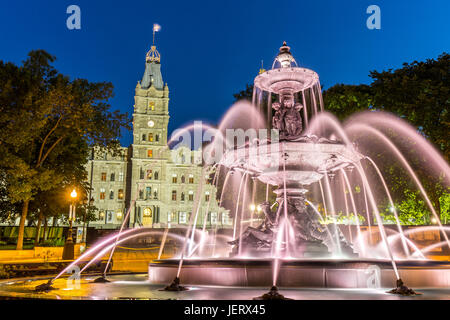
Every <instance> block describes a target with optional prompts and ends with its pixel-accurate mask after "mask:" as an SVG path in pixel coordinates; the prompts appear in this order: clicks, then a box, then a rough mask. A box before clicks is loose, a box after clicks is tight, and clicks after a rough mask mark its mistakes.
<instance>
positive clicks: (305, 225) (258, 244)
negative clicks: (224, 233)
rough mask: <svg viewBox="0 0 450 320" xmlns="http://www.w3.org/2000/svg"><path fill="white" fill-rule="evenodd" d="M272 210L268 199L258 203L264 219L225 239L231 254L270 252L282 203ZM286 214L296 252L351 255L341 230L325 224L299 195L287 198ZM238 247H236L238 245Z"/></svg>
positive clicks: (282, 216)
mask: <svg viewBox="0 0 450 320" xmlns="http://www.w3.org/2000/svg"><path fill="white" fill-rule="evenodd" d="M279 204H280V205H279V208H278V210H277V211H276V212H273V211H272V210H271V209H270V204H269V202H263V203H262V204H261V205H260V206H261V208H262V211H263V212H264V215H265V218H264V221H263V222H262V223H261V225H259V226H258V227H256V228H254V227H248V228H247V229H246V230H245V231H244V232H243V233H242V235H241V236H240V237H239V238H237V239H235V240H234V241H230V242H228V243H229V244H231V245H234V248H233V250H232V255H233V254H237V253H238V252H239V251H241V252H242V253H246V252H248V251H256V252H266V253H269V254H270V250H271V248H272V243H273V241H274V238H275V237H276V234H277V232H278V226H279V222H280V220H281V219H284V218H285V216H284V214H285V213H284V205H285V204H284V203H283V202H282V200H280V201H279ZM286 205H287V208H286V209H287V218H288V219H289V222H290V225H291V226H292V228H293V231H294V234H295V244H294V247H295V248H297V249H299V254H302V255H303V256H307V255H319V256H323V255H324V254H325V255H326V254H329V253H331V252H339V251H341V252H342V253H344V254H347V255H354V252H353V249H352V247H351V246H350V245H349V244H348V243H347V241H346V239H345V237H344V236H343V234H342V232H341V231H340V230H339V228H337V227H336V226H335V225H326V224H323V223H322V222H321V221H320V216H319V215H318V214H317V213H316V212H315V211H314V210H313V209H312V208H311V207H310V206H307V205H306V202H305V198H304V197H302V196H296V197H288V198H287V204H286ZM240 245H241V246H242V249H241V250H239V246H240Z"/></svg>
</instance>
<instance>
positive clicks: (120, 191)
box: [117, 189, 123, 200]
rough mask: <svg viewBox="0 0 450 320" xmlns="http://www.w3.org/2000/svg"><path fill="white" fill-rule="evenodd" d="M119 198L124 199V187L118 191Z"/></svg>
mask: <svg viewBox="0 0 450 320" xmlns="http://www.w3.org/2000/svg"><path fill="white" fill-rule="evenodd" d="M117 199H119V200H123V189H119V192H118V193H117Z"/></svg>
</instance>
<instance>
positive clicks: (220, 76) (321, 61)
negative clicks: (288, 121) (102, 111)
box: [0, 0, 450, 146]
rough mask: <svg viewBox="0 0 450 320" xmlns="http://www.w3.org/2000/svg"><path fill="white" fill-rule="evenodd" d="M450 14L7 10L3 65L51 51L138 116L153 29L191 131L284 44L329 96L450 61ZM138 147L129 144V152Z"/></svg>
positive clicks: (295, 5)
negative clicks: (77, 26)
mask: <svg viewBox="0 0 450 320" xmlns="http://www.w3.org/2000/svg"><path fill="white" fill-rule="evenodd" d="M71 4H76V5H78V6H80V8H81V30H68V29H67V28H66V19H67V17H68V16H69V15H68V14H66V8H67V7H68V6H69V5H71ZM371 4H376V5H378V6H379V7H380V8H381V30H369V29H367V27H366V19H367V18H368V16H369V15H368V14H366V8H367V7H368V6H369V5H371ZM449 14H450V1H448V0H428V1H416V0H414V1H413V0H409V1H403V0H402V1H399V0H395V1H393V0H371V1H366V0H359V1H356V0H345V1H344V0H341V1H334V0H329V1H321V0H315V1H300V0H297V1H284V0H278V1H263V0H258V1H245V0H241V1H218V0H215V1H213V0H210V1H169V0H160V1H149V0H147V1H133V0H131V1H120V2H119V1H99V0H96V1H92V0H90V1H81V0H71V1H62V0H59V1H8V2H6V1H3V2H2V5H1V9H0V34H1V41H0V59H1V60H5V61H13V62H15V63H20V62H21V61H22V60H24V59H25V58H26V54H27V53H28V52H29V51H30V50H32V49H38V48H41V49H45V50H47V51H48V52H50V53H51V54H53V55H55V56H56V57H57V59H58V60H57V62H56V64H55V66H56V68H57V69H58V70H59V71H61V72H62V73H64V74H68V75H70V76H71V77H73V78H77V77H78V78H79V77H81V78H87V79H89V80H90V81H111V82H112V83H113V84H114V86H115V97H114V99H113V100H112V101H111V104H112V106H113V108H114V109H120V110H122V111H124V112H125V111H127V112H128V113H129V114H131V113H132V109H133V103H134V101H133V96H134V88H135V86H136V83H137V81H138V80H140V78H141V77H142V74H143V71H144V61H145V54H146V52H147V51H148V49H149V48H150V45H151V41H152V26H153V23H155V22H156V23H158V24H160V25H161V26H162V29H161V31H160V32H159V33H157V47H158V50H159V52H160V53H161V62H162V72H163V78H164V81H165V82H167V83H168V85H169V89H170V91H171V94H170V97H171V101H170V114H171V120H170V126H169V129H170V131H172V130H174V129H176V128H178V127H180V126H183V125H184V124H186V123H190V122H192V121H193V120H205V121H207V122H209V123H217V122H218V121H219V119H220V118H221V117H222V115H223V114H224V113H225V111H226V109H228V108H229V106H230V105H231V103H232V102H233V93H236V92H238V91H240V90H241V89H244V88H245V84H246V83H251V82H252V80H253V78H254V76H255V75H256V74H257V72H258V69H259V68H260V64H261V60H264V64H265V67H268V66H269V65H270V64H271V63H272V60H273V58H274V57H275V55H276V53H277V50H278V48H279V47H280V45H281V44H282V41H283V40H286V41H287V43H288V45H290V46H291V51H292V53H293V54H294V56H295V58H296V59H297V62H299V64H300V65H301V66H304V67H308V68H311V69H313V70H315V71H317V72H318V73H319V75H320V77H321V82H322V84H323V85H324V86H325V87H326V88H327V87H330V86H332V85H334V84H336V83H347V84H358V83H367V82H369V77H368V74H369V71H370V70H379V71H381V70H386V69H389V68H397V67H400V66H401V64H402V63H403V62H411V61H413V60H424V59H427V58H437V56H438V55H439V54H441V53H442V52H444V51H447V52H449V51H450V22H449V18H448V16H449ZM130 141H131V134H130V133H124V137H123V138H122V143H123V144H124V145H126V146H127V145H128V144H129V143H130Z"/></svg>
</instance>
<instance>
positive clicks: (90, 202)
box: [82, 197, 94, 245]
mask: <svg viewBox="0 0 450 320" xmlns="http://www.w3.org/2000/svg"><path fill="white" fill-rule="evenodd" d="M93 204H94V198H92V197H91V198H90V199H89V200H87V199H86V200H85V205H86V208H85V210H84V217H83V236H82V239H83V240H82V242H84V244H85V245H86V233H87V232H86V215H87V211H88V209H89V207H91V206H92V205H93Z"/></svg>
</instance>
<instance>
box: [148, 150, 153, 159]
mask: <svg viewBox="0 0 450 320" xmlns="http://www.w3.org/2000/svg"><path fill="white" fill-rule="evenodd" d="M147 157H149V158H153V150H152V149H148V150H147Z"/></svg>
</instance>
